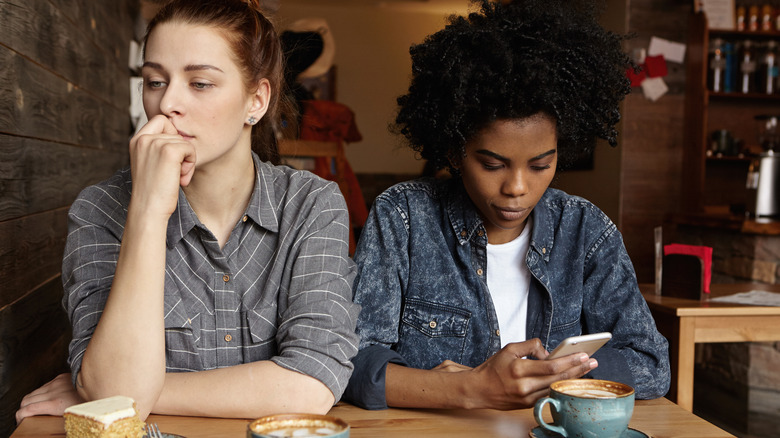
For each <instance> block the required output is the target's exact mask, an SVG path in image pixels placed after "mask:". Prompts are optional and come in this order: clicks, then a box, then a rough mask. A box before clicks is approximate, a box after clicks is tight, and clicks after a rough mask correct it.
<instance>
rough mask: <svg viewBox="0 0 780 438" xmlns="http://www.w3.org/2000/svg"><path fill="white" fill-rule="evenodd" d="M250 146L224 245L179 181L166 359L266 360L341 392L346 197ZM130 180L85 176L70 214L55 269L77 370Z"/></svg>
mask: <svg viewBox="0 0 780 438" xmlns="http://www.w3.org/2000/svg"><path fill="white" fill-rule="evenodd" d="M253 157H254V160H255V169H256V170H257V177H256V181H255V188H254V193H253V194H252V198H251V200H250V202H249V206H248V207H247V209H246V213H245V215H244V216H243V218H242V219H241V221H239V222H238V224H236V226H235V228H234V229H233V231H232V233H231V235H230V238H229V240H228V242H227V243H226V244H225V246H224V248H223V249H220V247H219V244H218V242H217V239H216V238H215V237H214V235H213V234H212V233H211V232H210V231H209V230H208V229H206V227H205V226H203V224H201V223H200V221H199V220H198V218H197V216H196V215H195V212H194V211H193V210H192V208H191V207H190V205H189V203H188V201H187V198H186V197H185V196H184V192H183V191H180V193H179V203H178V206H177V208H176V211H175V212H174V213H173V215H171V218H170V220H169V221H168V233H167V255H166V266H165V336H166V367H167V371H168V372H184V371H200V370H209V369H214V368H222V367H228V366H232V365H238V364H242V363H247V362H254V361H259V360H272V361H273V362H275V363H276V364H278V365H280V366H282V367H284V368H287V369H291V370H295V371H298V372H301V373H303V374H306V375H309V376H312V377H314V378H316V379H318V380H320V381H321V382H323V383H324V384H325V385H327V386H328V388H330V390H331V391H332V392H333V394H334V395H335V397H336V400H338V399H339V398H340V397H341V394H342V393H343V392H344V388H345V386H346V384H347V381H348V379H349V376H350V374H351V372H352V363H351V362H350V359H351V358H352V357H353V356H354V355H355V353H356V352H357V343H358V338H357V336H356V335H355V323H356V319H357V315H358V311H359V306H357V305H356V304H353V303H352V288H351V286H352V281H353V279H354V277H355V265H354V263H353V262H352V260H351V259H350V258H349V255H348V228H347V227H348V224H349V221H348V214H347V209H346V205H345V202H344V198H343V197H342V196H341V194H340V192H339V190H338V187H337V186H336V184H335V183H331V182H327V181H325V180H323V179H321V178H319V177H316V176H314V175H313V174H311V173H309V172H302V171H297V170H292V169H290V168H288V167H282V166H278V167H276V166H272V165H270V164H268V163H264V162H261V161H260V160H259V159H258V158H257V156H256V155H254V154H253ZM130 189H131V178H130V169H123V170H121V171H119V172H117V173H116V174H115V175H114V176H112V177H111V178H110V179H108V180H106V181H104V182H102V183H99V184H97V185H94V186H91V187H88V188H86V189H85V190H84V191H83V192H82V193H81V194H80V195H79V197H78V199H76V201H75V202H74V203H73V205H72V206H71V209H70V212H69V215H68V216H69V224H68V230H69V234H68V240H67V244H66V249H65V255H64V258H63V263H62V274H63V275H62V278H63V284H64V287H65V297H64V299H63V303H64V305H65V308H66V310H67V311H68V314H69V316H70V319H71V322H72V325H73V340H72V341H71V343H70V357H69V359H68V362H69V364H70V366H71V369H72V373H73V378H74V381H75V378H76V375H77V374H78V372H79V370H80V369H81V360H82V357H83V355H84V351H85V350H86V348H87V344H88V343H89V341H90V339H91V337H92V334H93V333H94V331H95V327H96V326H97V323H98V321H99V319H100V316H101V314H102V311H103V308H104V306H105V303H106V299H107V298H108V294H109V291H110V289H111V283H112V280H113V278H114V271H115V269H116V262H117V258H118V257H119V247H120V243H121V241H122V233H123V231H124V223H125V220H126V219H127V206H128V205H129V202H130Z"/></svg>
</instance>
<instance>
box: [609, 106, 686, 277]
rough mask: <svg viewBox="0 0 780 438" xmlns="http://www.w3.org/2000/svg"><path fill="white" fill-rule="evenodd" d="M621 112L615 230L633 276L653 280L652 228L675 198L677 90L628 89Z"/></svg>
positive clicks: (679, 120) (678, 159) (675, 204)
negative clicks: (656, 93)
mask: <svg viewBox="0 0 780 438" xmlns="http://www.w3.org/2000/svg"><path fill="white" fill-rule="evenodd" d="M623 112H624V115H625V117H624V122H623V142H622V147H623V156H622V165H621V175H622V177H621V179H622V183H621V195H620V197H621V201H620V204H621V215H620V216H621V222H620V223H621V230H620V231H621V232H622V233H623V239H624V241H625V244H626V248H627V250H628V253H629V255H630V256H631V260H632V261H633V263H634V268H635V269H636V272H637V278H638V279H639V281H640V282H643V283H644V282H653V281H654V276H655V274H654V266H655V256H654V247H653V228H654V227H656V226H659V225H663V223H664V220H665V218H666V216H667V215H668V214H669V213H671V212H674V211H677V208H678V206H679V204H680V180H681V175H682V120H683V114H682V113H683V96H679V95H668V96H664V97H663V98H661V99H660V100H658V101H656V102H651V101H649V100H647V99H645V98H644V96H642V95H641V94H639V93H634V94H632V95H630V96H628V98H627V99H626V102H625V105H624V109H623Z"/></svg>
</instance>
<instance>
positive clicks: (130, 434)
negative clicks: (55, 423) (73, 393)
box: [64, 395, 145, 438]
mask: <svg viewBox="0 0 780 438" xmlns="http://www.w3.org/2000/svg"><path fill="white" fill-rule="evenodd" d="M64 417H65V436H66V437H68V438H120V437H122V438H124V437H127V438H142V437H143V436H144V426H145V424H144V422H143V421H141V419H140V418H139V417H138V411H137V410H136V408H135V401H134V400H133V399H132V398H130V397H125V396H122V395H117V396H114V397H108V398H103V399H100V400H95V401H91V402H87V403H82V404H80V405H74V406H71V407H69V408H67V409H65V414H64Z"/></svg>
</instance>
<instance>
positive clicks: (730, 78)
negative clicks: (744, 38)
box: [722, 41, 739, 93]
mask: <svg viewBox="0 0 780 438" xmlns="http://www.w3.org/2000/svg"><path fill="white" fill-rule="evenodd" d="M722 48H723V57H724V58H725V59H726V69H725V72H724V74H723V91H724V92H726V93H733V92H734V91H736V88H737V73H738V72H737V70H738V68H739V65H738V63H737V53H736V48H735V47H734V43H732V42H731V41H723V46H722Z"/></svg>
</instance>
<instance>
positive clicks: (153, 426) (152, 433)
mask: <svg viewBox="0 0 780 438" xmlns="http://www.w3.org/2000/svg"><path fill="white" fill-rule="evenodd" d="M144 431H146V436H147V438H163V435H162V432H160V428H159V427H157V423H149V424H147V425H146V428H144Z"/></svg>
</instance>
